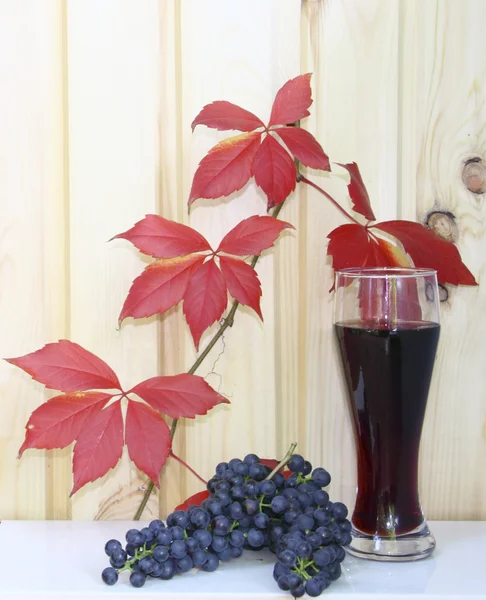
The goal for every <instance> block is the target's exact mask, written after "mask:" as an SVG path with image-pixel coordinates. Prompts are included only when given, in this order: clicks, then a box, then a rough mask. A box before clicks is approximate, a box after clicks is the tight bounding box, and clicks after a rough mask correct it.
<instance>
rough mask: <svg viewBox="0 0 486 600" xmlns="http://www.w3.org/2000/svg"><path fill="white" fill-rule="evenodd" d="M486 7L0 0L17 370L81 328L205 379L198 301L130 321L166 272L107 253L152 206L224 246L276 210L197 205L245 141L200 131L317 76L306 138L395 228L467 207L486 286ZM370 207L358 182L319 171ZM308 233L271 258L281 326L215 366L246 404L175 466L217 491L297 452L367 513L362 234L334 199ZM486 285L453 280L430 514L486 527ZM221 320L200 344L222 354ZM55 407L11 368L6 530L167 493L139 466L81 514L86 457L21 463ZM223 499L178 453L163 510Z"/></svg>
mask: <svg viewBox="0 0 486 600" xmlns="http://www.w3.org/2000/svg"><path fill="white" fill-rule="evenodd" d="M485 19H486V4H485V3H484V1H483V0H462V1H459V0H428V1H427V2H423V1H420V0H346V1H337V0H303V1H302V2H299V0H266V1H265V2H264V3H263V2H261V0H233V1H232V2H231V3H229V2H227V1H225V0H205V2H201V1H200V0H184V2H179V1H178V0H145V1H144V2H133V1H131V0H104V2H102V3H100V2H97V1H96V0H84V1H83V2H76V1H74V0H46V2H42V3H40V2H35V0H25V1H24V2H22V3H20V2H15V1H14V0H5V1H4V2H1V3H0V50H2V52H0V81H1V82H2V85H3V86H4V87H3V89H4V90H7V91H8V93H3V94H0V114H1V115H2V118H1V119H0V208H1V214H2V220H1V222H0V289H1V290H2V292H1V294H0V324H1V332H2V336H1V338H0V340H1V341H0V344H1V355H2V356H16V355H21V354H25V353H27V352H30V351H32V350H34V349H37V348H39V347H41V346H42V345H43V344H44V343H46V342H48V341H52V340H55V339H59V338H61V337H69V338H70V339H72V340H73V341H76V342H78V343H80V344H82V345H83V346H85V347H86V348H88V349H89V350H91V351H93V352H95V353H97V354H99V356H100V357H102V358H103V359H104V360H106V361H107V362H108V363H109V364H110V366H112V367H113V368H114V370H115V371H116V372H117V373H118V375H119V376H120V379H121V381H122V384H123V385H126V386H132V385H134V384H136V383H137V382H138V381H141V380H142V379H145V378H148V377H152V376H154V375H156V374H176V373H179V372H184V371H187V370H188V368H189V367H190V366H191V364H192V363H193V361H194V359H195V358H196V356H197V354H196V352H195V350H194V346H193V343H192V340H191V339H190V336H189V335H188V329H187V326H186V324H185V322H184V320H183V315H182V313H181V310H180V309H179V308H176V309H175V310H173V311H170V313H169V314H167V315H165V316H164V317H163V318H151V319H146V320H139V321H134V320H130V319H128V320H127V321H126V322H125V323H123V325H122V326H121V328H118V325H117V317H118V314H119V311H120V308H121V306H122V303H123V300H124V298H125V296H126V294H127V292H128V289H129V286H130V284H131V281H132V280H133V278H134V277H135V276H137V275H138V273H140V271H141V270H142V268H143V267H144V266H145V264H147V262H148V261H147V259H143V258H142V257H141V255H139V254H138V253H137V252H136V250H135V249H133V248H132V247H131V246H130V245H129V244H128V243H127V242H124V241H121V240H117V241H114V242H111V243H110V244H107V243H106V241H107V240H108V239H110V238H111V237H112V236H113V235H115V234H116V233H119V232H121V231H124V230H126V229H128V228H129V227H131V226H132V225H133V224H134V223H135V222H136V221H138V220H139V219H141V218H142V217H143V216H144V214H146V213H153V212H156V213H159V214H162V215H163V216H164V217H166V218H170V219H174V220H177V221H180V222H184V223H187V224H190V225H192V226H193V227H195V228H197V229H198V230H200V231H201V232H202V233H203V234H204V235H205V236H206V237H207V238H208V239H209V240H210V242H211V243H213V244H217V243H218V241H219V240H220V239H221V237H222V236H223V235H224V234H225V233H226V232H227V231H228V230H229V229H231V228H232V227H233V226H234V225H235V224H236V223H237V222H238V221H239V220H240V219H242V218H244V217H247V216H250V215H251V214H265V213H266V205H265V200H264V197H263V195H262V194H261V192H260V191H259V190H258V189H257V188H256V187H255V186H254V184H250V185H249V186H247V187H245V188H244V189H243V190H242V191H241V192H240V193H238V194H234V195H233V196H232V197H231V198H229V199H226V200H223V201H197V202H196V203H195V204H194V206H193V208H192V209H191V212H190V214H189V213H188V211H187V198H188V195H189V189H190V185H191V179H192V176H193V173H194V171H195V169H196V167H197V164H198V162H199V161H200V160H201V158H202V157H203V156H204V155H205V153H206V152H207V150H208V149H209V148H210V147H211V146H213V145H214V144H215V143H217V142H218V141H219V140H220V139H222V138H223V137H226V136H227V135H228V134H227V132H216V131H214V130H210V129H207V128H204V127H198V128H196V130H195V132H194V133H192V132H191V128H190V125H191V122H192V120H193V119H194V117H195V115H196V114H197V113H198V112H199V111H200V109H201V107H202V106H203V105H205V104H207V103H208V102H211V101H213V100H216V99H226V100H229V101H232V102H235V103H237V104H240V105H241V106H243V107H245V108H247V109H249V110H251V111H253V112H255V114H257V115H259V116H260V117H261V118H262V119H263V120H265V119H266V118H267V117H268V115H269V112H270V107H271V103H272V100H273V97H274V95H275V93H276V91H277V90H278V88H279V87H280V86H281V85H282V83H284V82H285V81H286V80H287V79H289V78H291V77H294V76H295V75H297V74H299V73H305V72H312V73H313V77H312V86H313V97H314V103H313V105H312V108H311V112H312V116H311V117H310V118H308V119H306V120H305V121H304V122H303V123H302V124H303V126H304V127H306V128H307V129H308V130H309V131H311V132H312V133H313V134H314V135H316V137H317V138H318V139H319V141H320V142H321V143H322V145H323V147H324V149H325V151H326V152H327V153H328V154H329V155H330V158H331V160H332V161H333V162H334V163H335V162H350V161H353V160H355V161H357V162H358V164H359V166H360V169H361V172H362V174H363V178H364V180H365V183H366V185H367V186H368V189H369V192H370V195H371V198H372V203H373V208H374V211H375V214H376V216H377V218H378V219H379V220H386V219H392V218H396V217H401V218H408V219H412V220H416V219H418V220H419V221H422V222H425V220H426V218H427V215H428V214H429V213H430V212H431V211H434V210H439V211H440V210H442V211H448V212H450V213H452V214H453V215H454V218H455V224H456V226H457V232H458V247H459V249H460V251H461V253H462V255H463V257H464V260H465V262H466V263H467V265H468V266H469V267H470V268H471V270H472V272H473V273H474V275H475V276H476V277H477V279H478V281H479V282H480V283H481V279H482V277H481V276H482V273H483V271H484V268H485V264H486V263H485V259H484V256H485V252H484V250H485V246H484V245H485V243H486V242H485V231H484V210H485V208H484V194H481V193H479V194H478V193H473V192H471V191H470V190H468V189H467V187H466V186H465V184H464V183H463V181H462V175H463V169H464V165H465V164H466V163H467V161H468V160H470V159H471V158H480V159H482V160H483V162H485V163H486V133H485V132H486V129H485V127H484V123H485V122H486V114H485V111H486V108H485V106H486V91H485V85H486V67H485V64H484V61H483V59H482V57H484V55H485V51H486V41H485V38H484V35H483V31H482V24H483V23H484V22H485ZM303 172H304V173H305V174H306V175H307V176H308V177H309V178H311V179H312V180H313V181H315V182H316V183H318V184H319V185H321V186H322V187H324V188H325V189H326V190H327V191H329V192H330V193H332V194H333V195H334V196H335V197H336V198H337V199H339V200H340V201H342V202H343V204H344V205H345V206H346V207H347V208H349V207H350V201H349V198H348V195H347V189H346V185H347V174H346V172H345V171H344V170H342V169H340V168H339V167H338V166H337V165H335V164H334V165H333V172H332V174H319V173H316V172H313V171H311V170H308V171H303ZM281 218H282V219H284V220H288V221H290V222H292V223H293V224H294V225H295V227H296V231H295V232H285V233H284V234H283V235H282V236H281V239H280V240H279V241H278V243H277V244H276V247H275V249H274V250H272V251H269V252H265V253H264V255H263V257H262V259H261V260H260V261H259V263H258V266H257V271H258V274H259V276H260V278H261V281H262V287H263V299H262V310H263V314H264V319H265V321H264V323H263V324H262V323H261V322H260V321H259V319H258V317H257V316H256V315H255V314H253V313H252V312H251V311H249V310H247V309H239V310H238V313H237V315H236V318H235V323H234V326H233V327H232V328H230V329H229V330H228V331H227V332H226V334H225V335H224V338H223V340H221V341H220V342H219V343H218V345H217V347H216V348H215V350H214V352H213V353H212V354H211V356H210V357H208V358H207V359H206V360H205V362H204V363H203V364H202V366H201V368H200V370H199V371H198V374H200V375H202V376H204V377H205V378H206V380H207V381H208V382H209V383H210V384H211V385H213V386H214V387H215V388H216V389H218V390H219V391H220V392H221V393H223V394H225V395H227V397H228V398H229V399H230V400H231V404H230V405H229V406H219V407H217V408H216V409H214V410H213V411H212V412H211V413H210V414H209V415H208V416H206V417H202V418H198V419H195V420H187V421H186V422H182V421H181V423H180V425H179V428H178V432H177V435H176V440H175V446H174V448H175V451H176V453H177V454H179V455H180V456H181V457H182V458H184V459H185V460H187V461H188V462H190V464H191V465H192V466H193V467H194V468H195V469H196V470H197V471H198V472H199V473H200V474H201V475H202V476H203V477H205V478H208V477H209V476H210V475H211V473H212V471H213V469H214V466H215V465H216V464H217V463H218V462H220V461H222V460H225V459H228V458H231V457H233V456H243V455H244V454H246V453H247V452H250V451H251V452H257V453H259V454H261V455H262V456H266V457H275V456H280V455H282V454H283V453H284V452H285V450H286V448H287V447H288V445H289V443H290V442H292V441H298V442H299V450H300V451H301V452H302V453H304V454H306V455H307V456H308V457H309V458H310V460H312V461H313V462H314V463H316V464H317V463H319V464H323V465H324V466H326V467H327V468H328V469H329V470H330V471H331V473H332V475H333V483H332V489H331V494H332V496H333V497H334V498H339V499H342V500H343V501H345V502H347V503H348V504H350V505H352V504H353V498H354V490H355V482H356V477H355V458H354V447H353V443H352V435H351V427H350V422H349V417H348V414H347V408H346V398H345V392H344V387H343V379H342V374H341V369H340V365H339V362H338V360H337V354H336V347H335V343H334V337H333V330H332V295H331V294H329V292H328V290H329V288H330V287H331V285H332V269H331V265H330V262H329V259H327V257H326V247H327V234H328V233H329V232H330V231H331V230H332V229H333V228H334V227H336V226H338V225H339V224H341V223H343V222H344V221H343V219H342V217H341V216H340V214H339V213H338V212H337V211H336V210H335V209H334V208H333V207H332V206H331V205H330V204H329V202H327V200H326V199H325V198H324V197H323V196H321V195H320V194H318V193H317V192H315V191H314V190H310V189H305V188H302V186H301V187H300V188H299V189H298V191H296V193H294V194H293V196H292V197H291V198H289V200H288V201H287V202H286V205H285V207H284V208H283V211H282V213H281ZM485 295H486V292H485V291H484V289H483V288H482V287H481V286H480V287H478V288H475V289H466V288H464V289H453V288H451V289H449V297H448V300H447V302H446V303H444V304H443V306H442V334H441V342H440V349H439V354H438V358H437V363H436V368H435V374H434V381H433V387H432V391H431V396H430V405H429V408H428V412H427V421H426V425H425V430H424V436H423V444H422V451H421V479H420V481H421V490H422V498H423V504H424V508H425V511H426V515H427V516H428V518H432V519H442V518H453V519H484V518H486V500H485V498H486V487H485V486H486V484H485V481H486V479H485V477H484V474H485V469H484V462H485V459H486V408H485V406H486V403H485V392H484V389H485V387H486V386H485V383H486V381H485V375H483V373H484V368H483V364H482V363H483V356H484V352H483V348H484V343H483V339H484V338H485V334H486V331H485V327H486V326H485V325H484V320H483V319H482V314H483V312H484V310H485V308H486V306H485V304H486V297H485ZM215 331H216V326H215V327H213V328H212V330H211V331H210V332H208V333H207V334H206V335H205V337H204V339H203V341H202V344H201V348H203V347H204V342H205V341H207V340H209V339H210V337H211V335H212V334H213V333H214V332H215ZM47 397H48V395H47V394H46V392H45V391H44V390H43V389H42V386H40V385H38V384H36V383H34V382H32V381H31V379H30V378H29V377H28V376H26V375H24V374H23V373H22V372H20V371H19V370H15V369H14V368H13V367H11V366H10V365H7V364H6V363H0V401H1V402H2V409H3V418H2V420H1V421H0V457H1V459H0V490H1V491H2V493H1V494H0V518H23V519H29V518H72V519H120V518H124V519H130V518H132V517H133V514H134V512H135V510H136V508H137V506H138V504H139V502H140V500H141V497H142V494H143V490H144V486H145V484H146V479H145V477H144V476H142V475H141V474H140V473H139V472H138V471H137V470H136V468H135V467H134V466H133V465H131V464H130V463H129V461H128V457H127V455H126V454H125V455H124V457H123V459H122V461H121V463H120V464H119V466H118V467H117V468H116V469H115V470H113V471H111V472H110V473H109V474H107V475H106V476H105V477H104V478H102V479H101V480H99V481H98V482H95V483H93V484H89V485H88V486H86V488H85V489H84V490H82V491H81V492H79V493H78V494H76V495H75V497H74V498H73V499H72V501H71V500H69V499H68V494H69V491H70V488H71V475H70V468H71V465H70V462H71V451H70V449H67V450H65V451H60V452H55V453H54V452H50V453H43V452H34V451H32V452H27V453H26V455H25V457H24V458H23V459H22V461H20V462H17V461H16V460H15V456H16V453H17V449H18V447H19V446H20V444H21V441H22V437H23V432H24V424H25V422H26V420H27V418H28V415H29V413H30V412H31V411H32V410H33V409H34V408H36V407H37V406H38V405H39V404H40V403H41V402H43V401H44V400H45V399H46V398H47ZM199 489H201V484H200V482H199V481H198V480H197V479H195V478H194V477H193V476H192V475H191V474H190V473H188V472H187V471H186V470H185V469H183V468H181V467H180V466H179V465H178V464H175V463H174V461H173V460H169V463H168V468H167V469H166V470H165V472H164V475H163V476H162V479H161V492H160V494H159V495H158V497H157V496H153V497H152V498H151V500H150V502H149V505H148V507H147V510H146V512H145V514H144V517H145V518H150V517H151V516H155V515H157V514H159V512H160V514H166V513H167V512H168V511H170V510H171V509H172V508H173V507H174V506H175V505H176V504H177V503H178V502H179V501H180V500H182V499H183V498H184V497H186V496H188V495H189V494H191V493H194V492H196V491H199Z"/></svg>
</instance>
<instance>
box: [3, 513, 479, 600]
mask: <svg viewBox="0 0 486 600" xmlns="http://www.w3.org/2000/svg"><path fill="white" fill-rule="evenodd" d="M134 526H135V527H141V526H142V524H141V523H133V522H128V521H95V522H91V521H90V522H86V521H3V522H1V523H0V568H1V572H0V600H7V599H9V600H11V599H12V600H27V599H29V600H41V599H42V600H47V599H48V598H49V599H53V600H60V599H61V598H62V599H63V600H64V599H65V600H81V598H83V599H88V600H115V599H118V598H120V599H123V600H128V599H132V600H141V599H144V600H155V598H157V600H169V599H170V600H244V599H246V600H269V599H273V600H277V599H278V600H284V599H287V600H291V599H292V596H291V595H290V594H288V593H285V592H281V591H280V590H279V589H278V587H277V584H276V583H275V581H274V580H273V577H272V565H273V559H274V557H273V555H272V554H270V552H267V551H264V552H250V551H247V552H245V553H244V555H243V556H242V557H240V558H238V559H235V560H233V561H230V562H227V563H224V564H223V565H222V566H221V567H220V568H219V569H218V570H217V571H215V572H214V573H203V572H199V571H191V572H190V573H186V574H184V575H178V576H176V577H174V579H172V580H170V581H161V580H158V579H150V578H149V579H148V580H147V583H146V584H145V586H144V587H143V588H140V589H135V588H133V587H132V586H131V585H130V584H129V583H128V573H127V572H124V573H121V574H120V579H119V581H118V583H116V584H115V585H114V586H112V587H108V586H106V585H105V584H104V583H103V582H102V581H101V577H100V573H101V571H102V570H103V569H104V568H105V567H106V566H109V562H108V558H107V556H106V555H105V553H104V545H105V542H106V541H107V540H109V539H110V538H117V539H120V540H121V541H122V540H123V539H124V534H125V532H126V531H127V530H128V529H130V527H134ZM430 528H431V530H432V531H433V533H434V535H435V537H436V539H437V549H436V551H435V553H434V555H433V556H432V557H430V558H427V559H425V560H422V561H418V562H414V563H398V564H397V563H379V562H374V561H366V560H362V559H357V558H353V557H350V556H347V557H346V559H345V560H344V562H343V575H342V576H341V578H340V579H339V580H338V581H337V582H335V583H333V584H332V586H331V587H330V588H329V589H328V590H326V591H325V592H324V593H323V595H322V596H321V598H323V599H327V598H333V597H336V598H339V600H406V599H408V600H410V599H412V598H413V600H441V599H446V600H486V522H485V521H481V522H445V521H444V522H432V523H430Z"/></svg>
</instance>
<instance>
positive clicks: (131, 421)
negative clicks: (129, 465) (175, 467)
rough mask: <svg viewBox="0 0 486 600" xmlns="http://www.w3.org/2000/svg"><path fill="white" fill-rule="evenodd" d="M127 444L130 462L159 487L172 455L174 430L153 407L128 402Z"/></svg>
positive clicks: (131, 401)
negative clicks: (171, 430) (163, 469)
mask: <svg viewBox="0 0 486 600" xmlns="http://www.w3.org/2000/svg"><path fill="white" fill-rule="evenodd" d="M125 441H126V444H127V448H128V454H129V456H130V459H131V460H133V462H134V463H135V465H136V466H137V468H138V469H140V471H142V472H143V473H145V475H147V477H150V479H151V480H152V481H153V482H154V483H155V485H156V486H157V487H159V475H160V471H161V469H162V467H163V466H164V464H165V461H166V460H167V457H168V456H169V452H170V447H171V439H170V429H169V427H168V425H167V423H166V422H165V421H164V419H163V418H162V417H161V416H160V414H159V413H158V412H156V411H155V410H154V409H153V408H150V406H147V405H146V404H142V403H141V402H134V401H133V400H130V401H129V402H128V409H127V423H126V429H125Z"/></svg>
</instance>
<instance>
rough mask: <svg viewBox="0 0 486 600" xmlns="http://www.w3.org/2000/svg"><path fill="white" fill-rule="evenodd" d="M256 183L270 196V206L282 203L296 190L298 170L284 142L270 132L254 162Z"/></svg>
mask: <svg viewBox="0 0 486 600" xmlns="http://www.w3.org/2000/svg"><path fill="white" fill-rule="evenodd" d="M253 175H254V176H255V183H256V184H257V185H258V187H261V188H262V190H263V191H264V193H265V195H266V196H267V198H268V204H267V206H268V208H269V209H270V208H272V207H273V206H277V205H278V204H281V203H282V202H283V201H284V200H285V199H286V198H287V196H288V195H289V194H290V193H291V192H293V191H294V189H295V183H296V177H297V171H296V169H295V164H294V161H293V160H292V158H291V156H290V154H289V153H288V152H287V150H285V148H284V147H283V146H282V144H279V143H278V142H277V140H276V139H275V138H274V137H273V136H271V135H270V134H269V135H267V137H266V138H265V139H264V140H263V142H262V144H261V146H260V148H259V149H258V152H257V153H256V156H255V161H254V163H253Z"/></svg>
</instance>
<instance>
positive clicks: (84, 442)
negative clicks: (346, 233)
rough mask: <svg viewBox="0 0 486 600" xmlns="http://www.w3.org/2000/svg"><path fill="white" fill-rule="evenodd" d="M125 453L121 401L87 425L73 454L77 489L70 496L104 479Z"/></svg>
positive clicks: (89, 420)
mask: <svg viewBox="0 0 486 600" xmlns="http://www.w3.org/2000/svg"><path fill="white" fill-rule="evenodd" d="M122 451H123V419H122V414H121V408H120V400H117V401H116V402H114V403H113V404H110V406H108V408H105V409H103V410H101V411H99V412H97V413H96V414H95V415H93V416H91V418H89V419H88V420H87V422H86V423H85V426H84V427H83V429H82V431H81V432H80V433H79V435H78V437H77V442H76V445H75V446H74V454H73V476H74V486H73V489H72V492H71V494H70V496H72V495H73V494H74V493H75V492H77V491H78V490H79V489H80V488H82V487H83V485H86V484H87V483H88V482H90V481H95V479H99V478H100V477H103V475H105V474H106V473H107V472H108V471H109V470H110V469H112V468H113V467H114V466H115V465H116V463H117V462H118V461H119V460H120V458H121V455H122Z"/></svg>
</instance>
